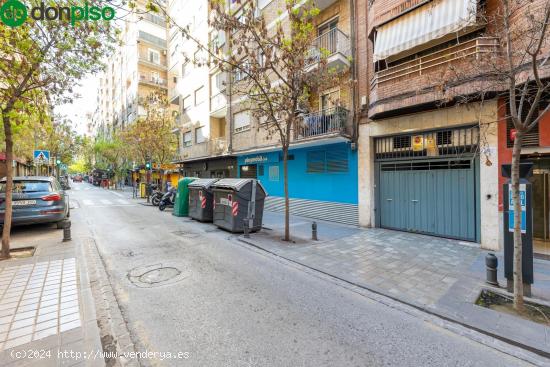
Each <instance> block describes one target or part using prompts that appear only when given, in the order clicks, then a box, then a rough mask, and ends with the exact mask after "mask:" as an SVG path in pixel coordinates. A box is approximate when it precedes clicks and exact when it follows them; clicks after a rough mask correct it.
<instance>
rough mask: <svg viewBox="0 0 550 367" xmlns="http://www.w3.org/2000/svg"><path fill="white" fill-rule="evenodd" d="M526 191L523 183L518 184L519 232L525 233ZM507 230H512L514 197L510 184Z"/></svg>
mask: <svg viewBox="0 0 550 367" xmlns="http://www.w3.org/2000/svg"><path fill="white" fill-rule="evenodd" d="M526 197H527V191H526V186H525V184H520V185H519V201H520V203H521V233H526V232H527V229H526V228H525V227H526V223H527V203H526ZM508 198H509V202H510V203H509V207H508V215H509V217H508V231H510V232H514V199H513V198H512V185H508Z"/></svg>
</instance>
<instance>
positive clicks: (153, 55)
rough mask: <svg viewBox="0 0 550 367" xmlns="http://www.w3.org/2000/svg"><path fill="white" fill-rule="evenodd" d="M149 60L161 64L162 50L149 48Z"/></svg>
mask: <svg viewBox="0 0 550 367" xmlns="http://www.w3.org/2000/svg"><path fill="white" fill-rule="evenodd" d="M149 62H152V63H154V64H160V52H158V51H157V50H152V49H149Z"/></svg>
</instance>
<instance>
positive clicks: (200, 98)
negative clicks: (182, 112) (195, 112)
mask: <svg viewBox="0 0 550 367" xmlns="http://www.w3.org/2000/svg"><path fill="white" fill-rule="evenodd" d="M205 97H206V96H205V88H204V86H202V87H200V88H199V89H197V90H195V106H198V105H200V104H201V103H203V102H204V100H205Z"/></svg>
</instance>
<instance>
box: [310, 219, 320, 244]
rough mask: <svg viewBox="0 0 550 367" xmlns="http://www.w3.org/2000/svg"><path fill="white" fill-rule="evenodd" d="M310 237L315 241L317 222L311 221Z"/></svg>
mask: <svg viewBox="0 0 550 367" xmlns="http://www.w3.org/2000/svg"><path fill="white" fill-rule="evenodd" d="M311 239H312V240H313V241H317V240H318V238H317V222H313V223H311Z"/></svg>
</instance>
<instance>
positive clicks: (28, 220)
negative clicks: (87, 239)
mask: <svg viewBox="0 0 550 367" xmlns="http://www.w3.org/2000/svg"><path fill="white" fill-rule="evenodd" d="M5 198H6V178H3V179H2V180H0V225H2V224H4V213H5V208H6V202H5ZM69 216H70V210H69V196H68V195H67V194H66V193H65V191H64V190H63V189H62V188H61V185H60V183H59V182H58V181H57V180H56V179H55V178H54V177H41V176H24V177H14V178H13V218H12V224H13V225H25V224H34V223H56V224H57V228H62V227H63V225H62V222H63V221H64V220H65V219H66V218H68V217H69Z"/></svg>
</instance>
